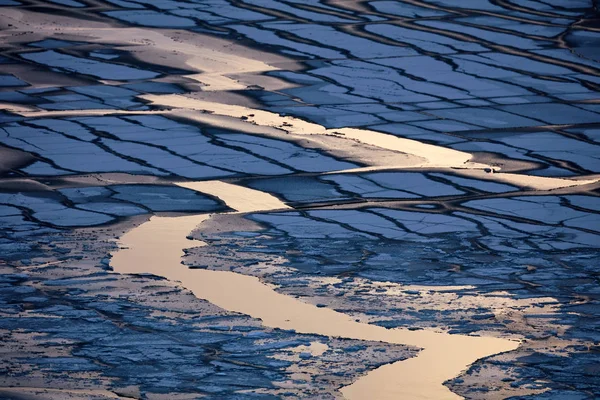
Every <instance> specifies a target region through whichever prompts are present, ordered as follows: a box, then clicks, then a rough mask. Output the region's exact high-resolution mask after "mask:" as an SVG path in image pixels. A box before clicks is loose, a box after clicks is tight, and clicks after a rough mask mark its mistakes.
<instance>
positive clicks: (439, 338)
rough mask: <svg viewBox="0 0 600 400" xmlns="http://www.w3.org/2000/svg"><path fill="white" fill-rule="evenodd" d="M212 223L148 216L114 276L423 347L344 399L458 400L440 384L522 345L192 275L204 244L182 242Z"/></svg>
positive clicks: (278, 320)
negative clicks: (361, 317) (192, 260)
mask: <svg viewBox="0 0 600 400" xmlns="http://www.w3.org/2000/svg"><path fill="white" fill-rule="evenodd" d="M179 185H180V186H183V187H186V188H190V189H194V190H198V191H201V192H202V193H206V194H210V195H213V196H216V197H218V198H220V199H221V200H222V201H224V202H225V203H226V204H227V205H228V206H229V207H230V208H232V209H235V210H238V212H258V211H274V210H281V209H289V207H288V206H286V205H285V204H283V203H282V202H281V201H279V200H278V199H277V198H275V197H273V196H271V195H269V194H266V193H263V192H260V191H257V190H252V189H248V188H244V187H241V186H237V185H232V184H228V183H224V182H219V181H211V182H192V183H181V184H179ZM209 218H210V214H199V215H192V216H182V217H156V216H153V217H152V218H151V219H150V220H149V221H148V222H146V223H144V224H142V225H140V226H139V227H137V228H134V229H132V230H131V231H129V232H127V233H126V234H124V235H123V236H122V237H121V239H120V241H121V249H120V250H118V251H116V252H115V253H114V254H113V258H112V261H111V265H112V266H113V267H114V270H115V271H116V272H119V273H150V274H154V275H158V276H162V277H165V278H167V279H168V280H171V281H179V282H181V284H182V285H183V286H184V287H185V288H187V289H189V290H191V291H192V292H193V293H194V294H195V295H196V297H198V298H201V299H205V300H207V301H209V302H211V303H213V304H215V305H217V306H219V307H221V308H224V309H226V310H230V311H236V312H240V313H244V314H247V315H250V316H252V317H254V318H259V319H261V320H262V321H263V324H264V325H265V326H269V327H273V328H280V329H294V330H296V331H297V332H299V333H309V334H319V335H325V336H334V337H340V338H348V339H358V340H372V341H381V342H387V343H395V344H404V345H412V346H417V347H421V348H424V350H423V351H421V352H420V353H419V354H418V356H417V357H415V358H412V359H409V360H406V361H400V362H396V363H393V364H388V365H384V366H382V367H380V368H377V369H375V370H373V371H371V372H370V373H368V374H367V375H365V376H364V377H361V378H360V379H358V380H357V381H356V382H355V383H353V384H351V385H349V386H347V387H344V388H342V389H341V391H342V393H343V395H344V396H345V397H346V398H347V399H351V400H352V399H357V400H358V399H373V400H376V399H390V400H391V399H394V400H397V399H431V400H436V399H439V400H441V399H444V400H445V399H460V398H461V397H460V396H458V395H456V394H454V393H452V392H451V391H450V390H449V389H448V388H446V387H445V386H443V382H444V381H446V380H447V379H450V378H452V377H454V376H456V375H458V374H459V373H460V372H461V371H463V370H464V369H466V368H467V367H468V366H469V365H470V364H472V363H473V362H475V361H476V360H477V359H479V358H482V357H486V356H490V355H493V354H497V353H501V352H505V351H510V350H514V349H515V348H517V347H518V345H519V343H518V342H516V341H510V340H506V339H498V338H489V337H475V336H464V335H450V334H446V333H437V332H433V331H429V330H420V331H410V330H407V329H386V328H383V327H379V326H375V325H369V324H364V323H359V322H355V321H354V320H352V319H351V318H350V317H349V316H348V315H345V314H342V313H339V312H336V311H334V310H331V309H327V308H317V307H316V306H313V305H311V304H307V303H303V302H302V301H299V300H297V299H295V298H292V297H289V296H286V295H283V294H280V293H277V292H276V291H275V290H273V289H272V288H271V287H269V286H267V285H265V284H263V283H261V282H260V281H259V279H258V278H256V277H252V276H246V275H241V274H237V273H235V272H229V271H210V270H203V269H189V268H187V267H185V266H183V265H181V257H182V256H183V254H184V253H183V250H184V249H186V248H189V247H194V246H203V245H206V244H205V243H202V242H196V243H193V242H190V241H189V240H188V239H186V236H187V235H189V233H190V232H191V231H192V230H194V229H195V228H196V227H197V226H198V225H199V224H201V223H202V222H203V221H205V220H207V219H209Z"/></svg>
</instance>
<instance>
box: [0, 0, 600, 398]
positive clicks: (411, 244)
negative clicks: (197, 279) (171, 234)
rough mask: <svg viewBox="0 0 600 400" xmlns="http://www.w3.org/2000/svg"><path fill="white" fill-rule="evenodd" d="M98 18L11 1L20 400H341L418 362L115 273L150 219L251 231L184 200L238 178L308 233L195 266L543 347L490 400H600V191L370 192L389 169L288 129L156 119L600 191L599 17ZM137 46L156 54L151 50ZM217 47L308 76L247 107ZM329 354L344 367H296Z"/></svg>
mask: <svg viewBox="0 0 600 400" xmlns="http://www.w3.org/2000/svg"><path fill="white" fill-rule="evenodd" d="M97 3H98V5H97V6H94V7H90V6H89V5H88V4H87V3H86V2H80V1H53V2H37V1H30V2H28V3H27V4H32V5H34V7H33V8H31V7H30V9H29V10H28V8H27V7H20V2H16V1H0V6H1V8H0V15H2V17H1V21H2V22H1V26H2V28H3V31H2V33H1V34H2V37H3V41H5V42H6V46H5V47H4V48H3V49H2V54H1V55H0V107H1V110H0V143H1V144H2V147H1V148H0V173H2V176H1V180H0V185H1V186H0V226H2V236H1V237H0V249H1V253H0V254H1V255H2V256H1V258H2V261H1V262H0V267H1V268H2V276H1V281H0V289H2V290H1V291H0V296H1V297H2V299H1V302H0V312H2V316H3V317H2V322H1V325H2V326H1V327H0V330H1V331H0V333H1V334H2V337H3V340H2V343H3V344H2V346H0V351H2V357H1V358H0V360H2V366H1V368H2V371H3V373H2V374H1V375H2V376H3V378H2V380H1V383H0V386H2V387H12V386H15V385H17V382H19V381H20V380H21V379H23V378H26V379H28V380H29V381H30V382H31V384H30V386H32V387H38V388H45V387H51V388H63V389H73V390H74V391H73V392H72V393H71V395H72V396H74V398H75V397H76V396H81V397H82V398H85V397H86V396H88V395H89V394H85V393H79V394H77V393H78V392H76V390H75V389H82V388H85V389H90V390H96V389H101V390H110V391H112V392H106V393H104V392H103V393H98V394H97V396H99V397H98V398H108V396H111V395H114V393H118V394H119V395H122V396H130V397H135V398H138V397H140V396H147V398H155V397H152V396H159V395H164V396H166V397H165V398H177V397H175V396H176V395H177V396H181V398H186V397H185V396H187V394H189V393H199V394H204V395H207V396H208V397H211V396H212V397H214V398H222V397H223V396H227V397H228V398H236V396H239V398H246V397H248V398H254V397H256V398H270V396H275V397H277V396H279V397H284V396H290V397H311V396H313V397H314V396H317V397H319V398H327V397H328V396H329V397H331V396H335V394H336V389H338V388H339V387H341V386H343V385H348V384H349V383H351V382H352V381H354V380H356V379H357V378H358V377H359V376H361V375H363V374H365V373H366V372H368V371H369V370H371V369H373V368H374V367H376V366H379V365H381V364H385V363H389V362H393V361H396V360H399V359H403V358H408V357H410V356H414V355H415V354H416V351H415V349H412V348H406V347H402V346H395V345H394V346H392V345H387V344H382V343H377V344H376V343H370V342H360V341H349V340H337V339H336V340H333V339H330V338H325V337H319V336H315V335H301V334H296V333H294V332H290V331H280V330H272V329H267V328H264V327H262V326H261V325H260V321H259V320H257V319H253V318H251V317H248V316H242V315H238V314H234V313H230V312H227V311H224V310H221V309H219V308H217V307H216V306H213V305H211V304H209V303H206V302H204V301H201V300H198V299H196V298H195V297H193V295H191V294H190V292H186V291H185V290H184V289H181V288H177V287H173V286H171V285H168V284H167V283H166V282H164V281H162V280H157V279H156V278H153V277H151V276H136V277H134V278H131V277H126V276H122V275H118V274H114V273H112V272H110V267H109V264H110V260H109V259H108V258H106V255H107V254H108V252H109V251H111V249H112V245H111V244H109V243H108V242H106V241H107V240H110V239H113V238H115V237H117V236H119V235H120V234H121V233H122V232H123V231H124V230H127V229H130V227H131V226H134V225H135V224H139V223H140V222H142V221H143V219H144V218H147V217H148V215H151V214H156V213H181V212H183V213H220V212H226V211H229V209H228V208H227V207H226V205H224V204H223V202H221V201H219V200H218V199H216V198H214V197H211V196H206V195H202V194H201V193H197V192H194V191H192V190H188V189H184V188H181V187H177V186H173V185H172V184H171V182H172V181H174V180H177V181H180V180H184V179H188V180H212V179H230V180H232V182H234V183H236V184H239V185H242V186H246V187H249V188H253V189H257V190H260V191H263V192H266V193H270V194H273V195H275V196H277V197H278V198H280V199H282V200H283V201H285V202H286V203H287V204H288V205H290V206H292V207H294V208H296V210H291V211H287V212H264V213H254V214H251V215H247V216H246V222H244V224H243V226H242V227H239V228H238V226H241V225H240V220H239V219H236V218H238V217H233V216H231V217H223V219H222V220H218V221H221V222H222V223H223V224H224V225H223V226H224V228H222V229H215V228H214V226H212V228H211V227H210V226H209V227H208V228H206V229H204V230H202V229H200V230H198V231H197V232H196V233H195V234H194V236H195V237H197V238H200V239H202V240H204V241H206V242H207V243H209V246H206V247H202V248H199V249H194V250H189V251H188V255H187V257H186V258H185V263H186V264H187V265H188V266H190V267H192V268H210V269H216V270H233V271H236V272H239V273H243V274H249V275H255V276H259V277H261V279H263V280H264V281H266V282H270V283H273V284H276V285H278V290H279V291H280V292H282V293H285V294H289V295H290V296H299V298H301V299H302V300H304V301H306V302H309V303H313V304H316V305H318V306H319V307H330V308H333V309H335V310H338V311H340V312H343V313H346V314H349V315H352V316H353V317H355V318H356V319H359V320H361V321H364V322H368V323H372V324H377V325H381V326H385V327H389V328H393V327H410V328H413V329H428V328H437V329H441V330H445V331H449V332H452V333H474V334H494V335H499V336H505V337H514V338H524V339H525V342H524V344H523V345H522V346H521V348H520V349H519V350H517V351H515V352H510V353H507V354H503V355H498V356H493V357H491V358H489V359H485V360H482V361H479V362H477V363H476V364H475V365H474V366H473V367H472V368H471V369H470V370H469V371H466V372H465V373H464V374H463V375H461V376H460V377H457V378H455V379H453V380H451V381H449V382H448V384H449V385H450V387H451V389H452V390H453V391H455V392H456V393H458V394H460V395H463V396H466V397H468V398H508V397H513V398H539V399H563V398H573V399H591V398H595V397H597V395H598V393H600V381H598V376H600V374H598V363H597V357H598V348H599V343H600V325H599V321H600V315H599V314H600V311H599V310H600V304H598V299H599V295H600V292H599V290H598V283H599V282H598V264H599V262H600V260H599V259H598V248H599V247H600V237H599V234H600V233H599V230H598V226H600V217H599V216H598V210H600V200H599V197H598V189H597V187H598V185H597V184H595V185H587V186H581V187H572V188H563V189H559V190H554V191H535V190H532V186H531V185H530V184H528V183H527V182H526V180H525V179H524V180H523V183H522V184H518V183H517V182H519V181H518V180H516V181H512V182H506V181H502V180H500V179H499V178H496V177H497V176H499V175H500V174H497V173H489V174H488V176H487V178H488V179H485V180H480V179H475V177H474V176H473V175H467V174H465V173H463V172H464V171H461V170H458V169H447V168H446V169H426V168H418V169H410V170H399V169H394V168H390V169H391V170H388V171H352V170H353V169H355V168H360V167H368V166H370V164H369V162H368V161H369V160H365V159H361V158H360V157H356V156H355V154H348V153H346V154H342V153H341V152H340V151H338V152H335V151H334V150H336V149H335V146H333V147H334V148H333V149H332V148H328V147H327V143H326V142H322V144H323V145H322V146H321V147H319V146H315V145H314V143H312V144H310V145H309V144H308V142H305V141H302V140H298V139H297V138H296V137H287V135H286V134H285V132H286V126H285V124H284V125H283V126H278V128H280V129H281V131H279V132H280V133H282V132H283V133H282V134H281V135H279V136H276V135H273V134H272V133H269V132H270V131H269V132H267V131H266V128H264V127H263V126H261V125H260V124H259V125H256V124H255V125H253V127H251V128H250V127H247V126H246V125H250V124H246V123H245V119H248V118H249V117H252V116H248V117H244V118H242V119H241V120H240V121H238V122H240V123H241V124H242V125H239V127H240V128H239V129H238V126H237V125H232V124H229V125H227V124H226V123H225V121H224V120H218V119H215V120H212V122H211V123H209V122H207V121H206V120H204V121H199V120H197V119H194V117H193V116H190V114H185V113H178V110H177V109H175V110H171V109H169V108H168V107H162V106H161V105H160V103H155V104H152V102H149V101H148V99H147V98H145V97H144V96H147V95H156V96H162V95H169V94H192V95H193V96H199V98H201V99H203V100H208V101H212V102H215V103H219V104H220V103H225V104H229V103H235V102H241V101H243V103H244V105H245V106H248V104H250V106H248V107H250V108H255V109H260V110H266V111H270V112H273V113H279V114H285V115H290V116H295V117H300V118H303V119H306V120H309V121H312V122H314V123H317V124H319V125H322V126H323V127H325V128H347V127H357V128H362V129H369V130H372V131H377V132H384V133H388V134H391V135H394V136H397V137H401V138H409V139H414V140H418V141H420V142H424V143H430V144H435V145H440V146H445V147H447V148H451V149H455V150H459V151H463V152H468V153H471V154H473V155H474V160H475V161H478V162H483V163H486V164H488V165H490V166H491V167H495V168H499V170H500V171H505V172H513V173H517V174H520V176H525V175H529V176H539V177H555V178H556V177H559V178H578V177H587V178H590V176H592V174H595V173H599V172H600V160H599V157H600V152H599V151H598V147H599V145H598V141H599V137H600V136H599V134H598V133H599V132H600V108H599V106H598V101H599V100H600V98H599V97H598V84H600V77H599V76H600V75H599V73H598V71H599V64H598V61H599V60H598V56H597V54H598V47H599V44H598V43H599V41H600V37H599V34H598V32H597V31H596V30H595V28H594V26H595V25H594V24H595V22H594V21H595V19H594V18H596V17H595V15H597V10H596V9H595V8H594V6H593V5H592V4H591V1H587V0H578V1H573V0H569V1H567V0H555V1H551V2H548V1H546V2H542V1H511V2H490V1H484V0H482V1H451V0H435V1H434V0H418V1H410V2H403V1H393V2H392V1H379V0H377V1H368V2H363V3H359V2H355V1H343V2H341V1H331V2H325V1H316V0H315V1H310V2H301V1H291V0H290V1H251V0H245V1H226V0H211V1H209V2H207V1H199V0H190V1H186V2H175V1H164V2H151V1H142V0H127V1H120V0H111V1H105V2H104V1H103V2H97ZM35 6H43V7H44V8H39V7H37V8H36V7H35ZM596 7H597V6H596ZM66 10H70V11H69V13H67V12H66ZM73 10H78V11H77V12H79V13H80V14H74V13H73ZM15 11H19V12H22V13H23V14H22V15H21V14H18V13H16V12H15ZM76 15H78V17H75V16H76ZM83 16H86V17H87V19H85V18H84V19H83V21H84V22H83V23H82V22H81V21H82V20H81V18H83ZM59 17H60V18H63V17H65V18H67V17H68V18H69V19H60V18H59ZM53 18H58V19H56V21H54V22H52V20H53ZM87 20H89V21H92V22H89V23H87V22H85V21H87ZM78 21H79V22H78ZM32 24H33V25H32ZM35 24H38V25H39V26H41V28H39V29H34V28H32V26H34V25H35ZM44 24H46V25H44ZM48 24H49V25H48ZM52 24H54V25H52ZM87 24H92V25H93V24H104V25H101V29H100V28H98V29H96V28H90V29H91V30H87V31H86V30H85V29H86V28H87V26H86V25H87ZM98 27H100V25H98ZM162 28H165V29H174V31H167V30H163V29H162ZM119 29H123V35H121V36H122V37H119V35H117V36H109V35H110V32H119ZM132 29H145V31H143V32H142V33H141V37H142V38H143V39H145V40H143V39H132V40H131V41H128V39H127V37H128V35H129V34H130V33H131V32H134V31H132ZM135 32H139V31H135ZM135 32H134V33H135ZM156 32H158V33H161V34H162V33H165V34H166V35H167V36H168V35H171V36H170V37H172V38H174V39H173V40H174V41H173V42H169V43H170V44H167V45H165V44H164V43H162V42H161V41H160V40H159V39H158V37H157V36H150V33H152V34H155V33H156ZM196 33H197V34H198V35H197V36H186V35H195V34H196ZM103 35H106V36H103ZM201 35H204V36H201ZM146 36H147V37H146ZM200 38H203V39H200ZM206 38H220V39H225V40H227V41H228V43H234V44H235V46H238V45H243V46H248V47H250V48H253V49H257V50H256V51H257V52H258V53H257V54H266V56H264V59H265V60H271V58H270V57H271V56H272V55H273V54H278V55H280V56H283V57H285V59H284V58H281V57H280V58H277V59H273V60H276V62H274V63H273V66H274V68H270V69H269V68H264V66H261V67H256V68H255V69H252V68H253V67H248V69H244V67H243V66H244V65H246V64H247V63H245V62H239V61H238V62H237V63H236V62H234V61H232V62H231V64H232V65H234V66H235V67H231V66H229V64H227V62H225V64H224V65H227V68H230V69H226V71H225V72H223V74H224V75H223V76H225V77H227V78H228V79H229V78H231V79H232V80H233V81H234V82H235V84H234V85H233V86H231V87H235V88H231V87H230V86H227V85H225V84H223V83H222V81H220V80H217V79H215V75H216V76H219V73H221V72H220V69H219V68H215V67H213V66H211V65H210V62H208V61H206V60H205V62H206V63H207V65H208V66H207V67H206V68H204V65H202V63H200V65H196V64H194V63H193V62H188V60H189V59H190V56H191V55H194V56H196V55H197V54H194V51H191V52H189V51H188V50H187V48H186V47H185V46H184V44H186V43H188V44H189V43H192V44H193V45H194V46H200V48H201V46H203V45H204V43H205V42H204V41H203V40H206V43H207V44H206V46H212V45H211V44H210V43H209V42H208V41H207V39H206ZM120 41H122V43H121V42H120ZM119 43H121V44H119ZM173 43H178V45H177V47H175V45H174V44H173ZM179 43H181V47H179ZM199 43H200V44H199ZM161 46H163V47H161ZM226 47H227V46H223V48H226ZM148 49H150V50H148ZM196 49H197V48H196ZM213 50H214V49H213ZM213 50H211V51H213ZM231 51H232V52H233V53H234V52H235V50H231ZM186 52H188V53H186ZM201 52H202V51H198V50H196V53H201ZM261 52H262V53H261ZM219 54H220V53H219ZM252 54H254V53H252ZM256 58H259V59H262V56H260V57H257V56H256V54H254V59H256ZM215 59H218V57H216V56H215ZM267 63H268V62H267ZM240 65H242V67H240ZM269 65H271V64H269ZM236 68H239V69H236ZM261 68H263V69H261ZM211 71H217V72H214V73H212V72H211ZM192 74H195V75H192ZM220 85H222V86H220ZM221 87H223V88H224V89H222V88H221ZM240 95H243V97H241V96H240ZM159 98H160V97H159ZM183 108H185V107H183ZM82 110H83V111H82ZM194 112H196V113H197V114H201V113H202V111H201V110H195V111H194ZM210 115H211V114H207V113H205V116H207V117H208V116H210ZM221 124H223V126H222V125H221ZM242 127H244V128H243V129H242ZM263 128H264V129H265V131H264V132H261V129H263ZM275 136H276V137H275ZM340 136H341V135H340ZM355 146H356V154H359V153H360V151H361V143H360V142H357V143H356V144H355ZM488 172H489V171H488ZM149 177H152V178H149ZM229 219H231V220H232V222H231V223H228V222H227V221H228V220H229ZM248 221H252V227H251V228H247V225H248V224H249V222H248ZM99 225H100V226H103V228H93V229H94V230H90V228H88V227H93V226H99ZM106 226H108V227H106ZM111 227H112V228H111ZM244 227H246V228H244ZM95 229H98V230H95ZM47 262H52V263H53V262H56V264H49V265H45V263H47ZM40 265H41V266H40ZM265 265H266V266H265ZM50 321H52V322H51V323H50ZM109 338H110V339H109ZM311 342H321V343H327V345H328V346H329V350H327V351H326V352H325V353H323V354H322V355H317V356H310V357H308V356H306V355H303V354H305V353H303V352H300V353H298V352H295V351H294V350H292V349H295V348H297V347H298V346H302V345H309V344H310V343H311ZM148 343H151V345H149V344H148ZM19 346H25V347H24V348H25V349H27V352H29V353H31V355H29V356H27V357H25V358H24V357H22V356H21V355H20V354H22V353H23V352H25V350H23V349H24V348H23V347H21V348H20V347H19ZM17 349H19V350H17ZM249 349H251V350H249ZM357 360H360V362H357ZM140 364H141V365H143V368H142V367H140V366H139V365H140ZM65 371H69V372H70V375H71V377H70V378H68V379H67V378H65V377H64V376H62V374H63V373H64V372H65ZM90 379H92V380H90ZM84 381H85V382H86V384H85V387H84V386H82V382H84ZM53 382H54V383H53ZM56 382H59V383H58V384H57V383H56ZM53 385H54V386H53ZM0 390H9V389H0ZM0 393H1V392H0ZM111 393H112V394H111ZM58 395H60V393H59V394H57V396H58ZM102 396H104V397H102ZM88 397H89V396H88Z"/></svg>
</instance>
